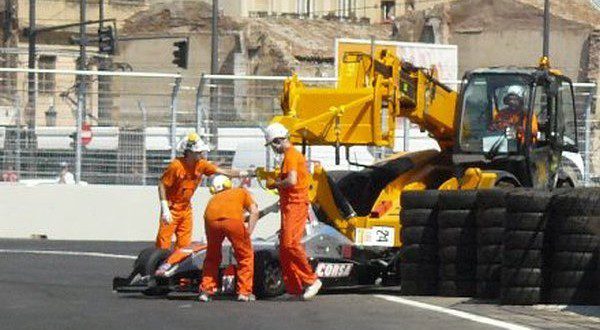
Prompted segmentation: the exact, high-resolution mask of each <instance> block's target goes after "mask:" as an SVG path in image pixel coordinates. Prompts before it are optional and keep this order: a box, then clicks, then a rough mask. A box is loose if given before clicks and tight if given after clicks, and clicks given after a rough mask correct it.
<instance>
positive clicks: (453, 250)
mask: <svg viewBox="0 0 600 330" xmlns="http://www.w3.org/2000/svg"><path fill="white" fill-rule="evenodd" d="M439 256H440V263H443V264H453V263H465V264H474V265H475V264H477V247H476V246H475V245H472V246H444V247H440V250H439Z"/></svg>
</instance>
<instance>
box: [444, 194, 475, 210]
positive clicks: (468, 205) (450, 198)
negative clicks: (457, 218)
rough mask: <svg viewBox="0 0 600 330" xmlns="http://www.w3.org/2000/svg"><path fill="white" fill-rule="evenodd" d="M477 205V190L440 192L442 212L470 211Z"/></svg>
mask: <svg viewBox="0 0 600 330" xmlns="http://www.w3.org/2000/svg"><path fill="white" fill-rule="evenodd" d="M476 205H477V190H444V191H441V192H440V200H439V203H438V208H439V209H440V210H470V209H474V208H475V206H476Z"/></svg>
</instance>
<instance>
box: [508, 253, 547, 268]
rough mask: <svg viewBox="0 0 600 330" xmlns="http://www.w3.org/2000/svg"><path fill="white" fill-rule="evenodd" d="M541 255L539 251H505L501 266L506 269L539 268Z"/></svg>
mask: <svg viewBox="0 0 600 330" xmlns="http://www.w3.org/2000/svg"><path fill="white" fill-rule="evenodd" d="M542 262H543V254H542V251H541V250H539V249H538V250H519V249H517V250H505V251H504V253H503V256H502V265H503V266H504V267H507V268H541V267H542Z"/></svg>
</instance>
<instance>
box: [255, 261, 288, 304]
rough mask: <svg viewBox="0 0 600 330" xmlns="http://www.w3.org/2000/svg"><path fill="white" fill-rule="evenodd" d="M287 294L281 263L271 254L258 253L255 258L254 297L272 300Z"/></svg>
mask: <svg viewBox="0 0 600 330" xmlns="http://www.w3.org/2000/svg"><path fill="white" fill-rule="evenodd" d="M284 292H285V284H284V283H283V273H282V271H281V265H280V264H279V261H278V260H277V259H275V258H273V257H272V256H271V255H270V254H269V253H265V252H257V253H256V255H255V256H254V295H256V297H257V298H259V299H260V298H272V297H277V296H279V295H282V294H283V293H284Z"/></svg>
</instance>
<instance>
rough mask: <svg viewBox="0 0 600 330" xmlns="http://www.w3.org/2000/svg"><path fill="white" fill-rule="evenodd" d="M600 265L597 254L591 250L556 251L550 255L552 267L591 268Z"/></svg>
mask: <svg viewBox="0 0 600 330" xmlns="http://www.w3.org/2000/svg"><path fill="white" fill-rule="evenodd" d="M597 267H600V264H599V263H598V255H596V254H594V253H592V252H557V253H555V254H554V255H553V256H552V269H553V270H555V271H561V270H591V269H597Z"/></svg>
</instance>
